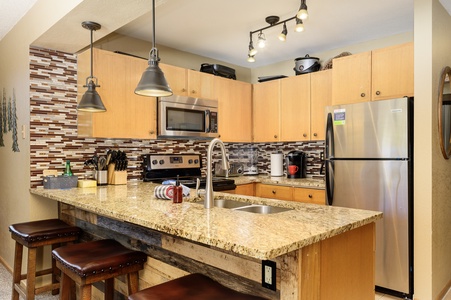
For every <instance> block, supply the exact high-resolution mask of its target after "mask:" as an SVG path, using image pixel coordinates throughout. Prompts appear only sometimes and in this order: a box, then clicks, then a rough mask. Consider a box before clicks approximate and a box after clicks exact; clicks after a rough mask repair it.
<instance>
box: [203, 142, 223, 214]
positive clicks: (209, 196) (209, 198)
mask: <svg viewBox="0 0 451 300" xmlns="http://www.w3.org/2000/svg"><path fill="white" fill-rule="evenodd" d="M216 144H218V145H219V146H220V147H221V154H222V169H223V170H226V177H228V175H229V174H228V172H229V160H228V159H227V156H226V150H225V147H224V143H223V142H222V141H221V140H220V139H218V138H215V139H213V140H212V141H211V142H210V145H209V146H208V152H207V182H206V183H205V199H204V207H205V208H212V207H213V206H214V201H213V199H214V196H213V174H212V170H211V169H212V168H211V165H212V162H211V161H212V155H213V153H212V152H213V148H214V147H215V145H216Z"/></svg>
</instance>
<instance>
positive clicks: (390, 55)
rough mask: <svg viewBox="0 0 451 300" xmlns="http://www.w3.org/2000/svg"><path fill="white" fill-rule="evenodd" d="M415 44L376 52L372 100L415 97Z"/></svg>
mask: <svg viewBox="0 0 451 300" xmlns="http://www.w3.org/2000/svg"><path fill="white" fill-rule="evenodd" d="M413 61H414V58H413V43H407V44H402V45H396V46H393V47H387V48H383V49H378V50H374V51H373V53H372V99H373V100H383V99H390V98H400V97H404V96H413V65H414V64H413Z"/></svg>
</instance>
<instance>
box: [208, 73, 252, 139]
mask: <svg viewBox="0 0 451 300" xmlns="http://www.w3.org/2000/svg"><path fill="white" fill-rule="evenodd" d="M215 81H216V87H215V90H216V92H217V97H218V105H219V107H218V112H219V113H218V128H219V137H220V139H221V140H222V141H223V142H244V143H250V142H252V85H251V84H250V83H246V82H242V81H236V80H231V79H227V78H221V77H216V78H215Z"/></svg>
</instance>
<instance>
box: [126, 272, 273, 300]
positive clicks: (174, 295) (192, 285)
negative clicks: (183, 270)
mask: <svg viewBox="0 0 451 300" xmlns="http://www.w3.org/2000/svg"><path fill="white" fill-rule="evenodd" d="M128 299H129V300H174V299H183V300H264V299H265V298H261V297H258V296H252V295H247V294H243V293H240V292H237V291H234V290H232V289H229V288H228V287H225V286H223V285H222V284H220V283H218V282H216V281H214V280H213V279H211V278H209V277H207V276H205V275H202V274H190V275H186V276H183V277H180V278H177V279H174V280H171V281H168V282H165V283H162V284H159V285H155V286H152V287H150V288H147V289H144V290H142V291H139V292H137V293H135V294H132V295H130V296H129V297H128Z"/></svg>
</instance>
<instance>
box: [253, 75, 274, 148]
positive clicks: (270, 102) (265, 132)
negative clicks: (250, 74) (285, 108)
mask: <svg viewBox="0 0 451 300" xmlns="http://www.w3.org/2000/svg"><path fill="white" fill-rule="evenodd" d="M252 97H253V98H252V99H253V101H252V112H253V136H254V138H253V141H254V142H277V141H279V139H280V137H279V135H280V132H279V99H280V80H273V81H267V82H261V83H257V84H254V85H253V96H252Z"/></svg>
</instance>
